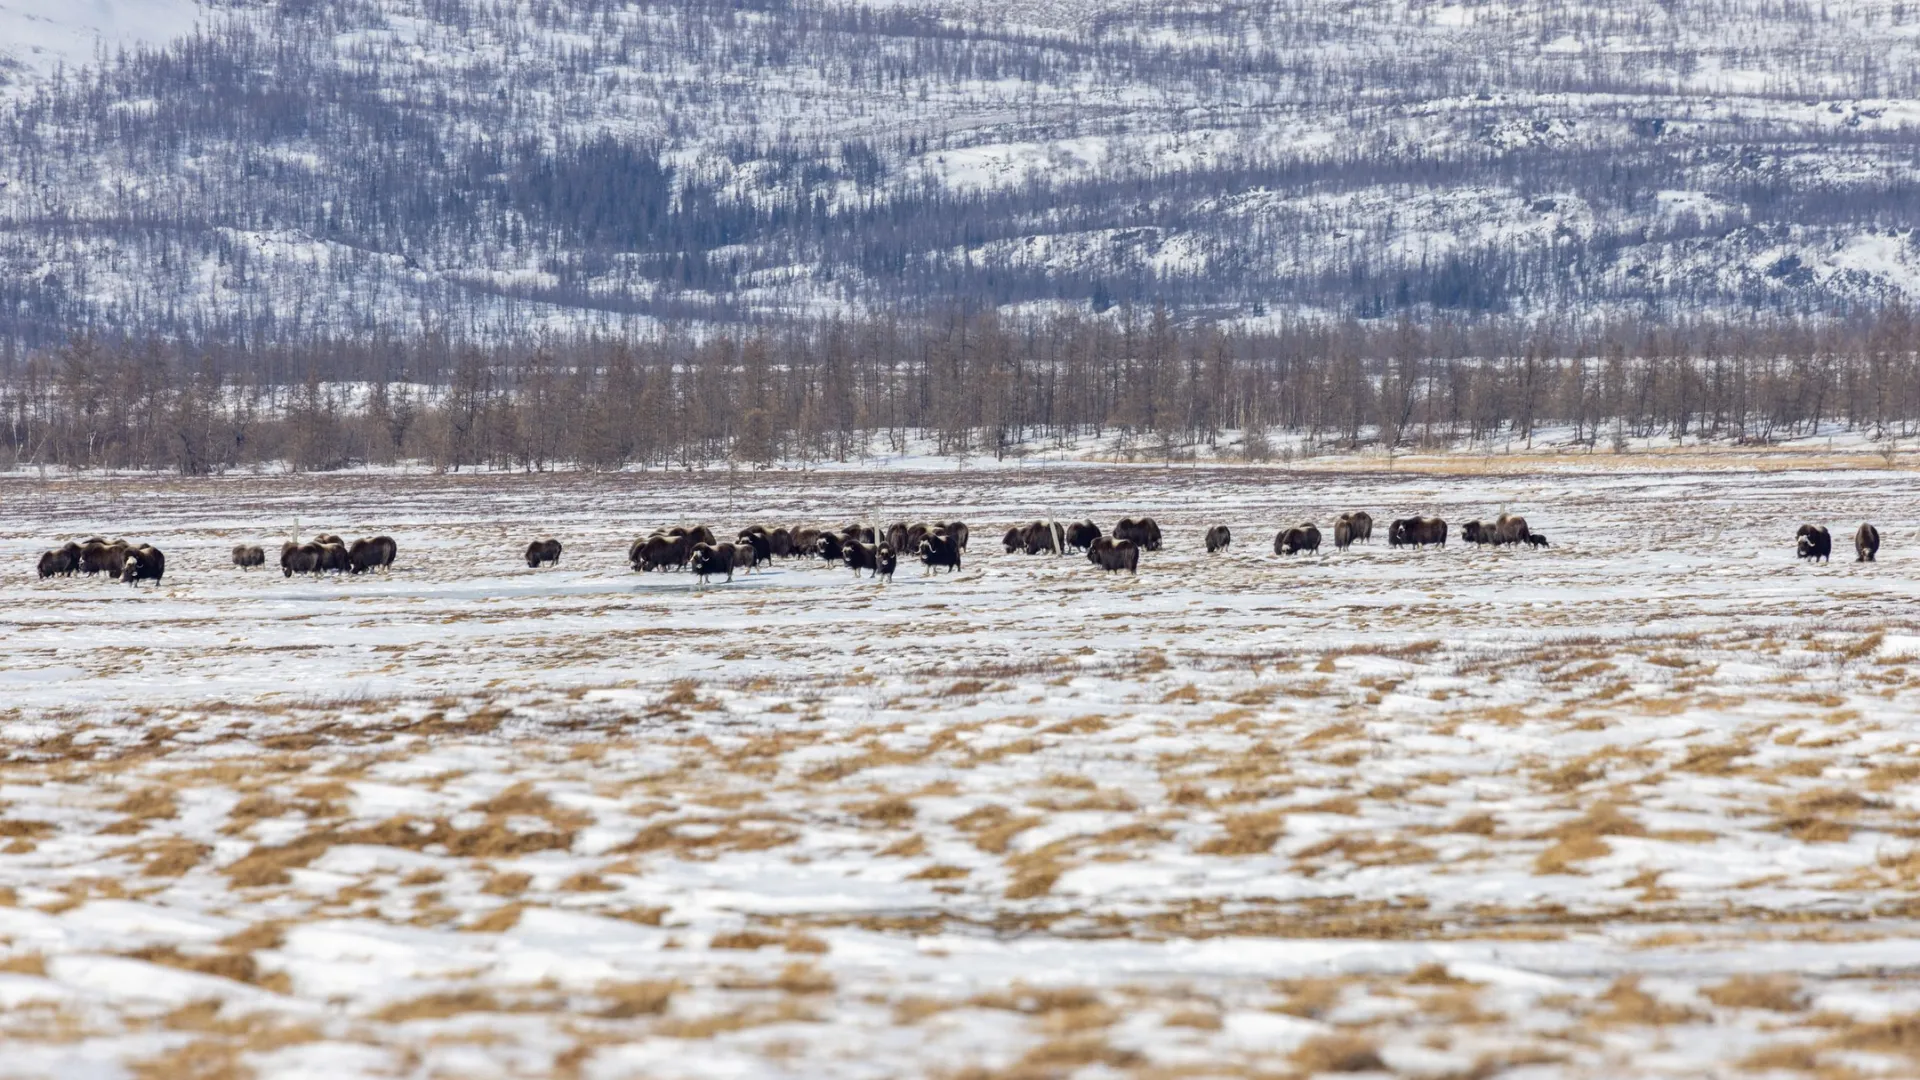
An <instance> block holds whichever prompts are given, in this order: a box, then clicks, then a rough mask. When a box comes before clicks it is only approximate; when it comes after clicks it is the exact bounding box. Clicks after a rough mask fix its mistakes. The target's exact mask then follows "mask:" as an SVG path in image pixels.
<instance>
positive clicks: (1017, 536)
mask: <svg viewBox="0 0 1920 1080" xmlns="http://www.w3.org/2000/svg"><path fill="white" fill-rule="evenodd" d="M1000 546H1001V547H1003V548H1006V549H1007V554H1009V555H1017V554H1019V553H1020V552H1021V551H1022V550H1023V549H1025V548H1026V546H1027V533H1026V530H1025V529H1022V528H1021V527H1020V526H1018V525H1015V526H1014V527H1013V528H1011V529H1008V530H1007V533H1006V535H1005V536H1002V537H1001V538H1000Z"/></svg>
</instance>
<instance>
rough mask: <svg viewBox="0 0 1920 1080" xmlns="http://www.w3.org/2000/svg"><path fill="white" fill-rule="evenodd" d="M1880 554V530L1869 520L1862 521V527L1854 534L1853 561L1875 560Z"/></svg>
mask: <svg viewBox="0 0 1920 1080" xmlns="http://www.w3.org/2000/svg"><path fill="white" fill-rule="evenodd" d="M1879 554H1880V530H1879V529H1876V528H1874V527H1873V526H1872V525H1871V524H1869V523H1867V522H1864V521H1863V522H1861V523H1860V528H1858V529H1856V530H1855V531H1854V534H1853V561H1854V562H1874V561H1876V560H1875V558H1874V557H1875V556H1877V555H1879Z"/></svg>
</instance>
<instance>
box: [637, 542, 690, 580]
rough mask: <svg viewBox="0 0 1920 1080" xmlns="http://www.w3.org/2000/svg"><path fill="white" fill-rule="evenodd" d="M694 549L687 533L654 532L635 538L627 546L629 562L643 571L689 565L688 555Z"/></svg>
mask: <svg viewBox="0 0 1920 1080" xmlns="http://www.w3.org/2000/svg"><path fill="white" fill-rule="evenodd" d="M692 551H693V545H692V544H689V543H688V542H687V537H686V534H685V533H682V534H680V535H679V536H668V535H666V534H665V533H654V534H653V535H652V536H646V537H642V538H640V539H638V540H635V541H634V542H633V544H632V546H630V547H628V548H627V562H628V563H629V564H631V565H632V566H633V568H634V569H635V570H639V571H642V572H644V571H648V570H665V569H667V568H669V567H674V568H678V567H682V566H685V565H687V557H688V556H689V555H690V554H692Z"/></svg>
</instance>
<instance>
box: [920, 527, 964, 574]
mask: <svg viewBox="0 0 1920 1080" xmlns="http://www.w3.org/2000/svg"><path fill="white" fill-rule="evenodd" d="M915 554H917V555H918V556H919V557H920V562H921V563H922V564H924V565H925V566H926V569H925V570H922V571H921V573H922V574H937V573H939V572H940V568H941V567H943V566H944V567H946V568H947V569H948V570H949V571H954V570H958V569H960V546H959V545H958V544H956V543H954V541H953V538H952V537H949V536H942V535H940V534H939V533H934V534H933V535H931V536H927V537H923V538H922V539H921V541H920V550H919V551H917V552H916V553H915Z"/></svg>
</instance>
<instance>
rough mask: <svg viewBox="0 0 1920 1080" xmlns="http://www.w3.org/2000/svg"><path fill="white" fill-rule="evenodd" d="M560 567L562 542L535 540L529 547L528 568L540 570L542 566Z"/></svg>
mask: <svg viewBox="0 0 1920 1080" xmlns="http://www.w3.org/2000/svg"><path fill="white" fill-rule="evenodd" d="M559 565H560V541H558V540H553V539H547V540H535V541H534V542H532V543H530V544H528V545H527V566H529V567H530V568H533V569H536V570H537V569H539V568H540V567H542V566H559Z"/></svg>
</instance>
